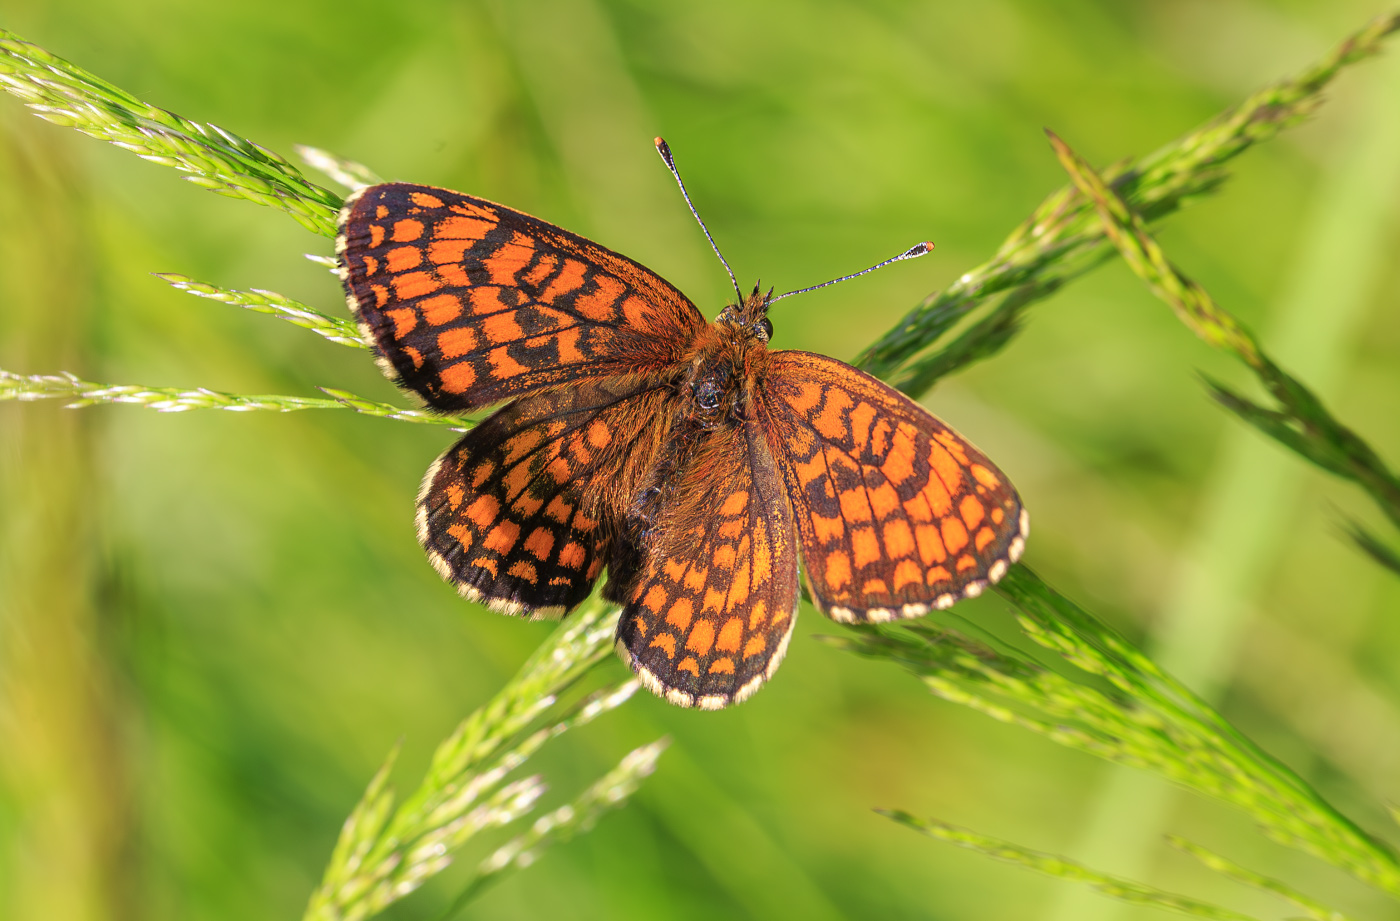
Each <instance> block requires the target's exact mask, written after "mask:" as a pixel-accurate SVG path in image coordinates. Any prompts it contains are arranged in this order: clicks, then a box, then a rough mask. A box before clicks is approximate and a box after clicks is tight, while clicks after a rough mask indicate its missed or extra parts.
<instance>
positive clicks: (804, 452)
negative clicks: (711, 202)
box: [336, 138, 1029, 709]
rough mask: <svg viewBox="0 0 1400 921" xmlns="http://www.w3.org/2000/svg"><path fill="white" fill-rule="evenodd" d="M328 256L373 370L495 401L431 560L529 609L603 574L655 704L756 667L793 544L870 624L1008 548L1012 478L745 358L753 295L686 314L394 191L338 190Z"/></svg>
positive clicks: (571, 256) (878, 400)
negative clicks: (340, 202)
mask: <svg viewBox="0 0 1400 921" xmlns="http://www.w3.org/2000/svg"><path fill="white" fill-rule="evenodd" d="M657 147H658V150H660V151H661V153H662V156H663V159H664V160H665V161H666V164H667V166H668V167H669V168H670V169H671V171H672V173H673V174H674V175H675V176H676V179H677V181H678V182H679V180H680V175H679V173H677V172H676V169H675V165H674V160H673V159H672V157H671V154H670V151H669V148H667V147H666V145H665V142H664V141H662V140H661V139H659V138H658V139H657ZM681 190H682V193H683V194H685V187H684V185H683V184H682V185H681ZM685 198H686V202H687V204H689V203H690V198H689V195H688V194H686V195H685ZM694 210H695V209H694V206H693V205H692V206H691V211H692V212H694ZM696 218H697V220H698V219H699V216H698V214H697V215H696ZM701 227H702V229H704V224H703V222H701ZM705 235H706V237H709V231H708V230H707V229H706V230H705ZM710 239H711V243H712V244H713V238H710ZM927 249H928V244H920V246H918V247H914V248H913V249H911V250H909V251H908V252H906V253H904V254H903V255H901V256H897V257H895V259H892V260H888V261H890V262H893V261H895V260H896V259H902V258H909V257H911V256H915V255H922V254H923V253H924V252H926V251H927ZM336 250H337V255H338V258H339V268H340V274H341V277H342V280H343V282H344V287H345V292H346V299H347V302H348V304H349V306H350V309H351V311H352V312H353V314H354V316H355V317H356V319H357V321H358V323H359V325H360V328H361V331H362V333H363V335H364V337H365V339H366V341H368V342H370V343H372V344H373V346H374V348H375V351H376V355H377V359H378V361H379V363H380V366H381V367H382V368H383V370H384V371H385V373H386V374H388V375H389V377H391V378H392V379H393V380H395V381H396V382H397V383H398V384H399V385H400V386H401V387H403V388H405V389H406V390H408V391H411V392H412V393H414V394H416V395H417V396H418V397H420V398H421V399H422V400H423V401H424V402H425V403H426V404H427V405H428V406H429V407H431V408H432V409H435V410H439V411H443V412H449V413H463V412H468V411H471V410H475V409H478V408H480V407H485V406H489V405H492V404H496V403H502V402H505V406H503V407H502V408H500V409H498V410H497V411H496V412H495V413H494V414H493V415H491V416H490V417H488V418H487V419H485V420H484V421H483V422H481V423H480V424H479V425H477V426H476V427H475V428H473V429H471V430H470V431H468V432H467V433H466V434H465V435H463V436H462V438H461V439H460V440H459V441H458V442H457V443H456V444H454V445H452V447H450V448H448V450H447V452H446V453H444V454H443V455H442V456H441V457H440V458H438V460H437V461H436V462H435V463H434V464H433V465H432V467H431V468H430V469H429V470H428V473H427V476H426V477H425V479H424V480H423V485H422V489H421V491H420V493H419V496H418V504H417V529H418V537H419V540H420V542H421V543H422V545H423V547H424V549H425V550H426V552H427V555H428V559H429V560H430V561H431V563H432V565H433V566H434V567H435V568H436V569H437V571H438V572H439V573H440V574H441V575H442V576H443V578H445V579H446V580H447V581H449V582H451V583H453V584H454V585H455V586H456V587H457V589H458V590H459V591H460V593H461V594H462V595H464V596H466V597H467V598H469V599H472V600H474V601H479V602H482V603H484V604H485V605H487V606H488V607H491V608H493V609H495V610H497V611H501V612H504V613H507V614H520V615H526V616H531V617H552V616H560V615H562V614H564V613H565V612H567V611H568V610H569V609H571V608H573V607H574V606H576V605H577V604H579V603H580V602H581V601H583V600H584V599H585V598H587V597H588V596H589V594H590V593H591V591H592V589H593V586H594V583H595V582H596V581H597V580H598V578H599V575H600V574H601V573H602V571H603V569H604V568H605V567H606V568H607V583H606V585H605V586H604V589H603V594H604V597H606V598H607V599H609V600H611V601H614V602H616V603H618V604H620V605H622V608H623V610H622V613H621V616H620V619H619V622H618V628H617V650H618V653H619V654H620V656H621V657H622V658H623V659H624V660H625V661H626V662H627V663H628V665H630V666H631V668H632V669H633V671H635V672H636V674H637V676H638V677H639V679H640V680H641V682H642V683H643V684H644V685H645V686H646V687H647V688H648V689H650V690H651V691H652V692H654V693H656V694H658V695H660V696H662V697H664V698H665V699H666V700H668V701H670V702H671V703H673V704H677V705H680V706H686V707H691V706H697V707H701V708H704V709H718V708H721V707H724V706H727V705H729V704H732V703H736V702H739V701H742V700H744V699H745V698H747V697H749V696H750V695H752V694H753V693H754V692H755V691H756V690H758V688H759V687H760V686H761V685H762V684H763V683H764V682H765V681H767V680H768V679H769V678H770V677H771V676H772V675H773V672H774V670H775V669H776V668H777V667H778V663H779V662H780V661H781V660H782V658H783V654H784V652H785V651H786V648H787V645H788V641H789V639H790V638H791V636H792V628H793V624H794V622H795V620H796V616H797V607H798V601H799V595H800V592H799V586H798V578H799V565H798V560H799V558H800V559H801V560H802V563H803V567H802V568H803V570H804V572H805V576H806V581H807V586H808V590H809V592H810V594H811V598H812V600H813V601H814V602H815V604H816V605H817V607H818V608H820V609H821V610H822V611H823V612H825V613H826V614H827V615H828V616H829V617H831V618H833V619H834V620H837V621H841V622H848V623H877V622H884V621H890V620H895V619H900V618H908V617H916V616H919V615H922V614H925V613H927V612H928V611H930V610H933V609H941V608H947V607H949V606H951V605H952V604H953V603H954V602H956V601H958V600H959V599H961V598H966V597H972V596H974V595H977V594H979V593H981V592H982V591H983V590H984V589H985V588H986V587H987V585H988V584H989V583H993V582H996V581H997V580H998V579H999V578H1001V576H1002V575H1003V574H1005V572H1006V570H1007V567H1008V566H1009V565H1010V564H1012V563H1014V562H1015V561H1016V560H1017V559H1018V558H1019V557H1020V555H1021V552H1022V550H1023V549H1024V547H1025V540H1026V536H1027V534H1028V530H1029V524H1028V521H1029V519H1028V517H1027V514H1026V511H1025V509H1024V508H1023V507H1022V505H1021V501H1020V499H1019V497H1018V496H1017V494H1016V491H1015V489H1014V488H1013V487H1012V486H1011V484H1010V483H1009V482H1008V480H1007V478H1006V477H1005V476H1004V475H1003V474H1002V473H1001V472H1000V471H999V470H998V469H997V468H996V467H995V466H994V465H993V464H992V463H991V461H989V460H988V459H987V458H986V456H985V455H983V454H982V453H981V452H980V451H978V450H977V449H976V448H974V447H973V446H972V445H970V444H969V443H968V442H967V441H966V440H965V439H963V438H962V437H961V436H960V435H958V434H957V433H956V432H954V431H953V430H952V429H950V428H949V427H948V426H946V425H944V424H943V423H942V422H940V421H939V420H938V419H937V418H935V417H934V416H932V415H931V414H929V413H928V412H927V411H926V410H925V409H923V408H922V407H921V406H919V405H918V404H917V403H915V402H913V401H912V400H910V399H909V398H908V397H906V396H904V395H903V394H901V393H899V392H898V391H896V390H894V389H892V388H890V387H889V386H887V385H885V384H884V383H882V382H880V381H879V380H876V379H875V378H873V377H871V376H869V375H867V374H865V373H863V372H861V371H858V370H856V369H855V368H853V367H851V366H850V365H847V364H843V363H842V362H839V361H836V360H835V359H832V358H827V357H825V356H822V355H817V354H813V353H810V352H802V351H773V350H770V349H769V348H768V342H769V339H770V338H771V336H772V334H773V327H772V323H771V321H770V320H769V319H768V316H767V314H768V309H769V306H770V305H771V304H772V303H773V302H774V301H775V300H778V299H779V298H775V297H773V292H772V290H771V289H770V290H769V291H768V292H767V293H761V292H760V290H759V288H758V286H755V287H754V289H753V293H751V294H750V295H748V296H746V297H745V296H743V295H742V294H741V292H740V290H739V288H738V285H737V283H735V294H736V299H735V302H734V303H731V304H728V305H727V306H726V307H725V308H724V309H723V310H722V311H721V312H720V313H719V316H718V317H717V318H716V319H715V321H714V322H713V323H707V322H706V321H705V319H704V317H703V316H702V315H701V313H700V311H699V309H698V308H697V307H696V306H695V305H694V304H693V303H692V302H691V301H690V300H689V299H687V298H686V296H685V295H683V294H681V292H680V291H678V290H677V289H676V288H674V287H672V286H671V285H670V284H669V283H668V282H666V280H665V279H663V278H661V276H659V275H657V274H656V273H655V272H652V271H651V270H650V269H647V268H646V267H644V266H642V265H640V264H639V263H637V262H634V261H632V260H631V259H628V258H627V257H626V256H622V255H620V254H618V253H615V252H613V251H612V250H609V249H606V248H604V247H602V246H600V245H598V244H597V243H594V242H593V241H591V240H588V239H586V238H584V237H581V236H578V235H577V234H573V233H570V232H569V231H567V230H564V229H563V228H560V227H557V226H555V225H553V224H550V223H548V222H546V221H542V220H539V219H538V218H534V217H531V216H530V215H528V214H524V213H522V212H520V211H516V210H514V209H512V208H508V207H505V206H504V205H499V204H495V203H493V202H490V201H486V200H485V199H481V198H477V197H475V196H471V195H464V194H462V193H460V192H453V191H449V190H447V189H440V188H434V187H431V186H423V185H415V184H409V183H388V184H383V185H374V186H369V187H366V188H363V189H360V190H358V191H356V192H355V193H354V194H352V195H351V196H350V197H349V198H348V199H347V200H346V202H345V206H344V208H343V210H342V211H341V212H340V218H339V234H338V237H337V241H336ZM715 252H716V254H717V255H718V254H719V250H718V248H717V247H716V249H715ZM720 260H721V261H722V262H723V261H724V259H723V256H720ZM883 264H885V263H882V265H883ZM725 268H726V270H728V268H729V266H728V263H725ZM876 268H878V266H876ZM866 271H869V270H866ZM856 274H864V273H856ZM847 277H854V276H847ZM730 278H731V281H732V280H733V272H732V271H731V272H730ZM838 280H840V279H838ZM818 287H821V286H818ZM803 290H811V289H803ZM790 293H800V292H790ZM785 296H787V295H780V296H779V297H785Z"/></svg>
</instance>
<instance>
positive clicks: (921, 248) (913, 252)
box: [768, 242, 933, 304]
mask: <svg viewBox="0 0 1400 921" xmlns="http://www.w3.org/2000/svg"><path fill="white" fill-rule="evenodd" d="M931 252H933V244H932V243H928V242H924V243H915V244H914V245H913V246H911V247H909V248H908V249H906V250H905V251H904V252H902V253H900V254H899V255H898V256H895V257H893V258H890V259H886V260H885V261H884V262H880V263H876V264H875V265H872V266H871V267H870V268H868V269H861V270H860V271H859V272H852V273H851V274H849V275H842V276H841V277H840V278H833V279H832V280H831V281H824V282H822V283H821V284H819V285H812V286H811V287H810V288H798V289H797V290H796V291H789V292H788V293H786V294H779V295H778V296H776V297H770V298H769V299H768V303H769V304H774V303H776V302H778V301H781V300H782V299H783V298H785V297H792V296H793V295H794V294H806V293H807V292H808V291H815V290H817V289H818V288H827V287H830V286H831V285H834V284H837V283H838V282H843V281H850V280H851V279H852V278H859V277H860V276H862V275H866V274H869V273H870V272H873V271H875V270H876V269H883V268H884V267H885V266H887V265H889V264H890V263H892V262H899V261H900V260H901V259H917V258H918V257H920V256H924V255H927V254H928V253H931Z"/></svg>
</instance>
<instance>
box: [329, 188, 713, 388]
mask: <svg viewBox="0 0 1400 921" xmlns="http://www.w3.org/2000/svg"><path fill="white" fill-rule="evenodd" d="M337 246H338V248H339V250H340V256H341V270H342V276H343V279H344V282H345V290H346V295H347V299H348V301H349V304H350V307H351V310H352V311H354V313H355V315H356V317H357V318H358V319H359V321H360V324H361V327H362V329H363V330H364V332H365V334H366V337H367V338H368V339H369V340H371V341H372V342H373V343H374V344H375V345H376V347H377V349H378V351H379V354H380V355H381V356H382V358H383V359H384V360H385V361H386V362H387V363H388V365H389V367H388V368H386V371H388V372H390V374H391V376H393V377H395V378H396V379H397V380H398V381H399V382H400V383H401V384H402V385H403V386H405V387H407V388H409V389H411V390H413V391H415V392H416V393H418V394H419V395H420V396H421V397H422V398H423V399H424V400H425V401H426V402H427V403H428V404H429V405H430V406H433V407H436V408H438V409H443V410H448V411H455V412H460V411H465V410H469V409H473V408H475V407H479V406H485V405H489V404H491V403H498V402H501V401H502V400H506V399H509V398H511V397H515V396H519V395H521V394H525V393H530V392H533V391H536V390H540V389H543V388H545V387H551V386H555V385H558V384H561V383H565V382H568V381H575V380H580V379H584V378H601V377H606V376H610V375H616V374H638V373H645V372H647V371H651V370H659V369H663V368H667V367H670V366H671V365H673V364H675V363H676V362H677V361H679V360H680V359H681V357H682V356H683V355H684V353H685V350H686V348H687V346H688V345H689V343H690V342H691V340H692V339H694V337H695V335H696V333H697V332H698V331H699V330H700V329H702V328H703V327H704V326H705V321H704V318H703V317H701V315H700V312H699V311H698V310H697V309H696V308H695V305H694V304H692V303H691V302H690V301H689V300H687V299H686V297H685V296H684V295H683V294H681V293H680V292H679V291H677V290H676V289H675V288H674V287H672V286H671V285H670V284H668V283H667V282H666V281H664V280H663V279H661V278H660V276H658V275H656V274H655V273H654V272H651V271H650V270H648V269H647V268H645V267H644V266H642V265H640V264H638V263H636V262H633V261H632V260H631V259H628V258H626V257H625V256H621V255H619V254H617V253H614V252H612V251H611V250H608V249H605V248H604V247H601V246H599V245H598V244H596V243H593V242H591V241H589V240H586V239H584V238H583V237H580V236H577V235H575V234H572V233H569V232H568V231H566V230H563V229H561V228H559V227H556V226H554V225H553V224H549V223H546V222H544V221H541V220H538V219H537V218H533V217H531V216H529V215H527V214H523V213H521V212H519V211H515V210H512V209H510V208H506V207H504V206H502V205H497V204H495V203H493V202H489V201H486V200H485V199H481V198H474V197H472V196H470V195H463V194H461V193H459V192H453V191H450V190H447V189H438V188H433V187H430V186H420V185H411V184H407V183H390V184H387V185H377V186H370V187H369V188H367V189H363V190H361V191H360V192H358V193H356V194H355V195H353V196H351V198H350V199H349V200H348V201H347V202H346V204H345V208H344V209H343V210H342V212H341V217H340V236H339V238H338V240H337Z"/></svg>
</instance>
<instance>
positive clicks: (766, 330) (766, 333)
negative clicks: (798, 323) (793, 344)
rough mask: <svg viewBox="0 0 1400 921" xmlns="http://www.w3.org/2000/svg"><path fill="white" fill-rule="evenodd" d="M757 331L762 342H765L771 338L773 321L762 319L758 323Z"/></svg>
mask: <svg viewBox="0 0 1400 921" xmlns="http://www.w3.org/2000/svg"><path fill="white" fill-rule="evenodd" d="M758 331H759V332H760V333H762V334H763V341H764V342H767V341H768V340H769V339H772V338H773V321H772V320H770V319H768V318H767V317H764V318H763V319H762V320H759V321H758Z"/></svg>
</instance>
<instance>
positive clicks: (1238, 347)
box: [1047, 132, 1400, 563]
mask: <svg viewBox="0 0 1400 921" xmlns="http://www.w3.org/2000/svg"><path fill="white" fill-rule="evenodd" d="M1047 134H1049V137H1050V144H1051V146H1052V147H1054V149H1055V155H1056V156H1057V157H1058V158H1059V160H1060V163H1061V165H1062V166H1064V168H1065V170H1066V171H1067V172H1068V173H1069V174H1070V177H1071V178H1072V179H1073V181H1074V183H1075V185H1076V186H1077V187H1078V188H1079V190H1080V191H1081V192H1083V193H1084V195H1085V197H1087V198H1088V199H1089V200H1090V201H1092V202H1093V203H1094V208H1095V210H1096V211H1097V212H1098V215H1099V218H1100V220H1101V222H1102V225H1103V228H1104V232H1105V234H1106V235H1107V237H1108V239H1109V240H1110V241H1111V242H1112V243H1113V245H1114V247H1115V248H1116V249H1117V250H1118V252H1119V253H1120V254H1121V255H1122V257H1123V260H1124V261H1125V262H1127V263H1128V266H1129V267H1130V268H1131V269H1132V270H1133V272H1134V273H1135V274H1136V275H1137V276H1138V277H1139V278H1141V279H1142V280H1143V281H1144V282H1145V283H1146V284H1147V286H1148V287H1149V288H1150V289H1152V292H1153V293H1154V294H1156V295H1157V296H1158V297H1159V298H1161V299H1162V300H1163V301H1166V302H1167V304H1168V305H1170V306H1171V308H1172V310H1173V311H1175V313H1176V315H1177V317H1178V318H1179V319H1180V320H1181V322H1182V323H1183V324H1185V325H1186V326H1187V327H1188V328H1189V329H1190V330H1191V331H1192V332H1194V333H1195V334H1196V335H1197V336H1199V337H1201V338H1202V339H1203V340H1205V341H1206V342H1208V343H1210V344H1211V345H1213V346H1215V347H1216V348H1219V349H1223V350H1225V351H1228V352H1230V353H1232V354H1234V355H1235V356H1236V357H1238V358H1239V359H1240V360H1241V361H1243V362H1244V363H1245V364H1246V365H1248V366H1249V368H1250V370H1252V371H1253V372H1254V374H1255V376H1256V377H1257V378H1258V379H1259V382H1260V383H1261V384H1262V385H1263V386H1264V389H1265V391H1266V392H1268V393H1269V394H1270V395H1271V396H1272V397H1273V398H1274V400H1275V401H1276V402H1277V403H1278V405H1279V408H1278V409H1271V408H1268V407H1264V406H1259V405H1257V404H1255V403H1253V402H1251V401H1250V400H1247V399H1245V398H1244V397H1242V396H1239V395H1238V394H1235V393H1234V392H1232V391H1230V390H1228V389H1227V388H1226V387H1225V386H1224V385H1222V384H1218V383H1215V382H1213V381H1209V382H1208V383H1209V386H1210V388H1211V390H1212V393H1213V395H1214V397H1215V399H1216V400H1217V401H1219V402H1220V404H1221V405H1223V406H1225V407H1226V408H1227V409H1229V410H1232V411H1233V412H1234V413H1235V414H1236V415H1237V416H1239V417H1240V418H1241V419H1243V420H1244V421H1245V422H1248V423H1249V424H1251V425H1253V426H1254V427H1255V428H1257V429H1259V430H1260V431H1262V432H1263V433H1264V434H1265V435H1268V436H1269V437H1271V438H1273V439H1274V440H1275V441H1277V442H1279V443H1280V444H1282V445H1283V446H1284V447H1287V448H1289V449H1291V450H1292V451H1294V452H1295V453H1297V454H1298V455H1300V456H1301V457H1303V458H1304V459H1305V460H1308V461H1310V462H1312V463H1313V464H1315V465H1316V466H1318V467H1321V468H1322V469H1323V470H1326V471H1328V472H1329V473H1332V474H1335V475H1337V476H1339V477H1341V478H1343V479H1346V480H1350V481H1352V482H1354V483H1356V484H1357V485H1359V486H1360V487H1361V488H1362V489H1363V490H1365V491H1366V493H1367V494H1368V495H1370V497H1371V498H1372V500H1374V501H1375V503H1376V505H1377V506H1379V508H1380V509H1381V511H1382V512H1383V513H1385V515H1386V516H1387V517H1388V518H1389V519H1390V520H1391V521H1392V522H1394V523H1395V524H1396V526H1400V477H1398V476H1396V474H1395V473H1394V472H1393V471H1391V470H1390V468H1389V467H1387V466H1386V464H1385V462H1384V461H1383V460H1381V458H1380V455H1379V454H1377V453H1376V451H1375V450H1374V449H1373V448H1371V446H1370V445H1369V444H1367V443H1366V442H1365V441H1364V440H1363V439H1362V438H1361V437H1360V436H1359V435H1357V434H1356V433H1355V432H1353V431H1352V430H1351V429H1349V428H1347V427H1346V426H1345V425H1343V424H1342V423H1341V422H1339V421H1337V419H1336V417H1335V416H1333V415H1332V413H1331V412H1330V411H1328V409H1327V407H1326V406H1324V405H1323V404H1322V401H1321V400H1319V399H1318V398H1317V397H1316V396H1315V395H1314V394H1313V392H1312V391H1311V390H1310V389H1309V388H1308V387H1307V386H1306V385H1304V384H1303V383H1302V382H1301V381H1299V380H1298V379H1297V378H1295V377H1293V376H1292V375H1291V374H1289V373H1288V372H1286V371H1284V370H1283V369H1282V368H1280V367H1279V366H1278V365H1277V364H1276V363H1275V362H1274V361H1273V359H1271V358H1270V357H1269V356H1268V355H1267V354H1266V353H1265V352H1264V349H1263V347H1262V346H1260V344H1259V342H1258V341H1257V340H1256V339H1255V337H1254V336H1253V335H1252V334H1251V333H1250V332H1249V331H1248V330H1246V329H1245V328H1244V326H1243V325H1242V324H1240V322H1239V321H1238V320H1236V319H1235V318H1234V317H1233V316H1231V315H1230V313H1229V312H1228V311H1226V310H1225V309H1224V308H1222V307H1221V306H1220V305H1219V304H1217V303H1216V302H1215V300H1214V298H1212V297H1211V296H1210V294H1209V293H1207V291H1206V290H1205V289H1204V288H1203V287H1201V285H1200V284H1199V283H1197V282H1196V281H1193V280H1192V279H1190V278H1188V277H1187V276H1186V275H1185V274H1183V273H1182V272H1181V271H1180V270H1179V269H1178V268H1177V267H1176V266H1174V265H1172V263H1171V262H1170V260H1168V259H1167V256H1166V253H1165V252H1163V251H1162V247H1161V246H1160V245H1159V244H1158V243H1157V241H1156V240H1155V239H1154V238H1153V237H1152V235H1151V234H1150V233H1149V232H1148V230H1147V224H1146V222H1145V221H1144V220H1143V219H1142V216H1141V215H1139V214H1136V213H1134V212H1133V211H1132V210H1131V209H1129V207H1128V205H1127V203H1126V202H1124V201H1123V199H1122V198H1121V197H1119V196H1118V195H1117V194H1115V193H1114V191H1113V190H1112V189H1111V188H1109V186H1108V184H1107V183H1106V182H1105V181H1104V179H1103V177H1101V176H1100V175H1099V174H1098V173H1096V172H1095V171H1094V169H1093V168H1092V167H1090V166H1089V164H1088V163H1086V162H1084V160H1083V159H1081V158H1080V157H1079V156H1078V155H1077V154H1076V153H1075V152H1074V151H1073V150H1071V149H1070V147H1069V145H1067V144H1066V143H1065V142H1064V141H1062V140H1061V139H1060V138H1059V137H1058V136H1056V135H1055V134H1054V132H1047ZM1353 530H1355V531H1357V532H1359V536H1358V540H1357V542H1358V544H1360V545H1361V546H1362V548H1363V549H1365V550H1367V551H1368V553H1370V555H1371V556H1372V557H1374V558H1377V559H1378V560H1379V561H1380V562H1382V563H1385V562H1386V554H1385V553H1384V552H1383V550H1384V547H1383V545H1379V541H1377V540H1376V538H1374V537H1372V536H1371V535H1369V534H1367V533H1366V532H1364V531H1362V530H1361V529H1360V527H1359V526H1357V525H1353Z"/></svg>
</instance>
